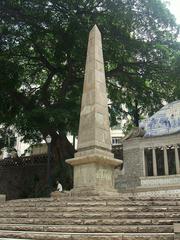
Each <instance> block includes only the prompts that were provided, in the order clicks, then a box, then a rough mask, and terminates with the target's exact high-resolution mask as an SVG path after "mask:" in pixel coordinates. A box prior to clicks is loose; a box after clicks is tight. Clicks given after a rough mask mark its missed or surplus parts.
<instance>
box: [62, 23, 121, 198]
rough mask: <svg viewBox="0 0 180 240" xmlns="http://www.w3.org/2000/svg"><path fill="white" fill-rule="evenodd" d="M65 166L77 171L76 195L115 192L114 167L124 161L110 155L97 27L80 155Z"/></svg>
mask: <svg viewBox="0 0 180 240" xmlns="http://www.w3.org/2000/svg"><path fill="white" fill-rule="evenodd" d="M66 162H67V163H69V164H71V165H72V166H73V167H74V188H73V191H72V192H73V193H77V194H78V193H79V194H83V193H86V195H87V194H90V195H92V194H95V195H96V194H101V193H103V194H104V193H109V194H112V192H115V189H114V167H115V166H118V165H120V164H121V163H122V161H121V160H117V159H114V157H113V154H112V153H111V137H110V126H109V113H108V100H107V92H106V82H105V72H104V61H103V52H102V40H101V33H100V31H99V29H98V28H97V26H96V25H95V26H94V27H93V29H92V30H91V32H90V34H89V42H88V50H87V59H86V69H85V77H84V87H83V96H82V102H81V114H80V124H79V134H78V148H77V153H76V154H75V158H73V159H68V160H66Z"/></svg>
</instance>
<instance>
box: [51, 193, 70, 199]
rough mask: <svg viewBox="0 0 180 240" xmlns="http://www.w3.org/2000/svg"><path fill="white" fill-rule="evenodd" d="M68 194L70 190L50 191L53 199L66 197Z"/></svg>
mask: <svg viewBox="0 0 180 240" xmlns="http://www.w3.org/2000/svg"><path fill="white" fill-rule="evenodd" d="M68 196H70V191H63V192H59V191H54V192H52V193H51V197H52V198H54V199H57V198H61V197H68Z"/></svg>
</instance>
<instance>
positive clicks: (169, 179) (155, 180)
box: [140, 174, 180, 187]
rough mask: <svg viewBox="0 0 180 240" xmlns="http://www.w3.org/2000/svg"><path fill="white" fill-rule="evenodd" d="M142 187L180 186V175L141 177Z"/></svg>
mask: <svg viewBox="0 0 180 240" xmlns="http://www.w3.org/2000/svg"><path fill="white" fill-rule="evenodd" d="M140 181H141V187H162V186H168V185H174V184H175V185H178V184H180V174H175V175H168V176H147V177H140Z"/></svg>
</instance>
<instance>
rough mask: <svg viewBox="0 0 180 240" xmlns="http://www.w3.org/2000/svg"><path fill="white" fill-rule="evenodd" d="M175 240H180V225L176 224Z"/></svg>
mask: <svg viewBox="0 0 180 240" xmlns="http://www.w3.org/2000/svg"><path fill="white" fill-rule="evenodd" d="M174 240H180V223H175V224H174Z"/></svg>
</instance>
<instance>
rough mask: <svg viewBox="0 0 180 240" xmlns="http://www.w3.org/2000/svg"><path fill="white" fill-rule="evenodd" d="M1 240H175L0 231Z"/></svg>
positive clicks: (153, 236)
mask: <svg viewBox="0 0 180 240" xmlns="http://www.w3.org/2000/svg"><path fill="white" fill-rule="evenodd" d="M0 238H5V239H6V238H13V239H26V240H28V239H34V240H174V234H172V233H151V234H150V233H143V234H142V233H138V234H137V233H132V234H130V233H114V234H113V233H106V234H101V233H100V234H91V233H88V234H86V233H83V234H82V233H81V234H75V233H68V234H67V233H55V232H54V233H52V232H46V233H40V232H24V231H19V232H16V231H0Z"/></svg>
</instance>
